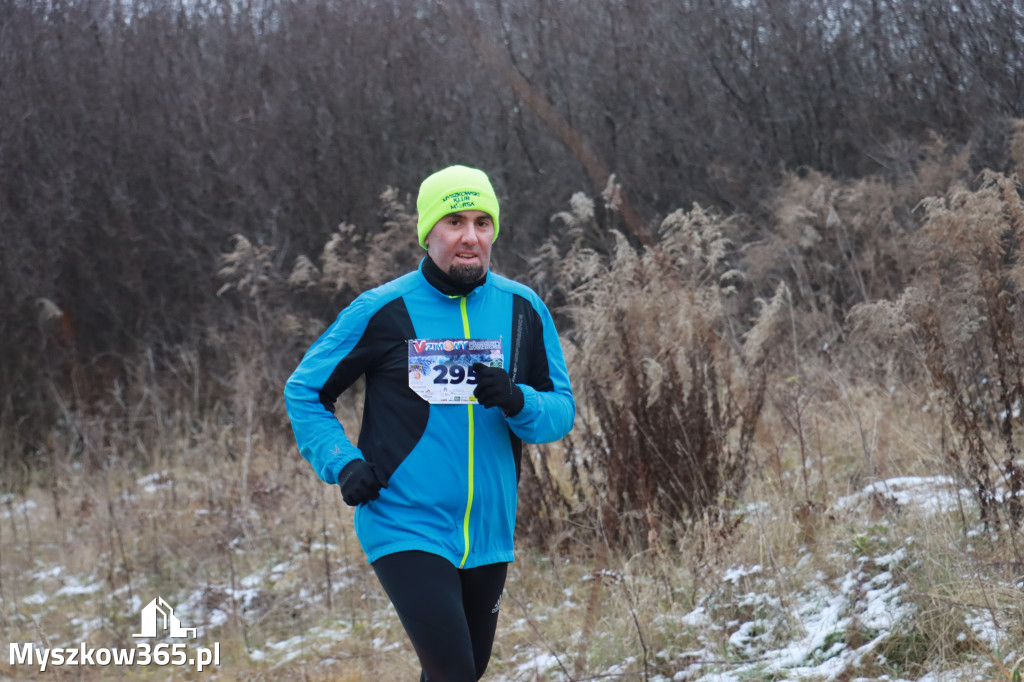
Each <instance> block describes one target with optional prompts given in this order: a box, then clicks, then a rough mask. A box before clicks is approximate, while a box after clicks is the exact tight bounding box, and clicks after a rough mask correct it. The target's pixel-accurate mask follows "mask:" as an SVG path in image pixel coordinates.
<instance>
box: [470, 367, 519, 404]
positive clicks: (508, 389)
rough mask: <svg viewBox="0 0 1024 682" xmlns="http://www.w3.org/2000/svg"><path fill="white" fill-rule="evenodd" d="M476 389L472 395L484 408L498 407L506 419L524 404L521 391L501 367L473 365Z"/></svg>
mask: <svg viewBox="0 0 1024 682" xmlns="http://www.w3.org/2000/svg"><path fill="white" fill-rule="evenodd" d="M473 371H474V372H476V388H475V389H473V395H475V396H476V399H477V402H479V403H480V404H481V405H483V406H484V407H500V408H501V410H502V412H504V413H505V416H506V417H514V416H516V415H517V414H519V412H520V411H521V410H522V409H523V404H524V403H525V402H526V400H525V398H523V389H521V388H519V387H518V386H516V385H515V384H514V383H512V377H510V376H509V375H508V372H506V371H505V370H503V369H502V368H501V367H489V366H487V365H485V364H484V363H482V362H474V363H473Z"/></svg>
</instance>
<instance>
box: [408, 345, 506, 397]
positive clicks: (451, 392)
mask: <svg viewBox="0 0 1024 682" xmlns="http://www.w3.org/2000/svg"><path fill="white" fill-rule="evenodd" d="M503 361H504V354H503V353H502V350H501V341H500V340H499V341H495V340H493V339H413V340H411V341H409V388H411V389H412V390H414V391H415V392H416V395H418V396H420V397H421V398H423V399H424V400H426V401H427V402H428V403H433V404H447V403H475V402H476V398H475V397H474V396H473V389H475V388H476V372H474V371H473V363H475V362H482V363H483V364H485V365H489V366H491V367H501V366H502V363H503Z"/></svg>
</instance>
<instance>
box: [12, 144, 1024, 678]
mask: <svg viewBox="0 0 1024 682" xmlns="http://www.w3.org/2000/svg"><path fill="white" fill-rule="evenodd" d="M940 142H941V141H937V142H936V143H935V146H934V148H933V149H931V150H930V151H928V153H927V154H926V155H925V157H924V160H923V161H922V163H921V164H920V167H919V168H918V171H917V174H916V175H915V176H914V178H912V181H911V180H907V181H906V182H904V183H903V184H898V185H893V186H889V185H887V184H886V183H885V182H884V181H882V180H879V179H873V180H865V181H860V182H857V183H852V184H851V183H840V182H837V181H833V180H831V179H828V178H824V177H821V176H815V175H813V174H809V175H805V176H803V177H798V176H793V177H789V178H787V179H786V180H785V182H784V183H783V186H782V187H781V188H780V192H779V197H780V198H779V200H778V202H777V203H776V204H774V205H773V208H772V211H771V216H772V218H771V220H772V221H774V222H773V224H774V225H776V226H777V227H778V235H777V237H776V238H775V239H769V240H765V241H764V242H763V243H760V244H757V245H755V246H754V247H752V248H747V249H741V248H738V247H737V246H736V245H735V244H734V243H733V242H732V239H733V237H734V236H735V235H736V234H737V233H738V224H739V223H741V222H742V221H743V220H744V219H742V218H735V219H724V218H721V217H719V216H715V215H712V214H709V213H707V212H705V211H703V210H702V209H700V208H699V207H694V208H693V209H691V210H690V211H679V212H676V213H673V214H671V215H670V216H668V217H667V218H666V219H665V220H664V221H663V223H662V225H661V229H660V231H659V242H658V243H657V244H656V245H653V246H650V247H645V248H637V247H636V246H635V245H632V244H630V243H628V242H627V240H625V239H624V238H621V237H617V236H610V238H608V239H605V237H609V235H610V233H608V232H605V231H603V229H602V228H601V226H600V225H598V224H597V222H596V220H597V218H596V216H597V215H598V214H600V212H599V211H596V210H595V209H594V206H593V203H592V201H591V200H590V199H588V198H587V197H585V196H582V195H577V196H576V197H574V198H573V200H572V202H571V204H572V205H571V211H569V212H566V213H564V214H560V215H559V216H558V218H559V220H560V221H561V222H562V223H564V225H565V228H566V229H565V230H564V231H563V232H562V237H561V239H560V240H553V241H552V242H550V243H549V244H547V245H545V246H544V247H543V248H541V249H540V250H539V251H538V253H537V254H536V257H535V259H534V261H533V265H534V268H535V269H534V283H535V285H536V286H537V289H538V290H539V291H541V292H542V294H543V295H544V296H545V297H546V298H547V299H548V300H550V301H551V302H552V307H553V308H554V311H555V313H556V315H557V316H558V317H559V319H560V320H561V322H562V324H563V326H564V328H565V329H566V332H567V333H566V335H565V336H566V344H565V345H566V348H567V356H568V358H569V362H570V364H571V372H572V375H573V378H574V382H575V385H576V388H577V396H578V398H579V403H580V409H579V415H580V417H579V422H578V424H577V429H576V431H575V432H574V435H573V437H572V438H570V439H567V440H565V441H563V442H562V443H559V444H554V445H551V446H546V447H543V448H537V449H530V450H528V453H527V457H526V459H525V463H526V464H527V466H524V475H523V482H522V484H521V485H522V488H521V492H522V495H521V502H522V504H521V508H520V510H521V515H520V516H521V518H520V531H521V534H520V538H519V547H520V549H519V558H518V560H517V561H516V562H515V564H513V566H512V569H511V571H510V574H509V581H508V586H507V592H506V596H505V600H504V606H503V609H504V613H503V616H502V618H501V619H500V621H499V630H498V637H497V641H496V643H495V655H494V658H493V661H492V664H491V668H490V670H489V673H488V678H489V679H494V680H499V679H501V680H507V681H513V680H515V681H524V682H525V681H527V680H530V681H532V680H580V681H582V680H590V679H601V678H605V677H613V678H615V679H635V680H641V679H642V680H658V681H664V680H669V679H696V678H699V677H700V676H702V675H705V674H707V675H712V674H714V673H719V674H721V675H722V676H723V677H722V678H719V679H744V680H746V679H773V680H777V679H788V678H789V677H788V676H789V675H790V674H791V673H792V674H793V676H794V677H795V676H796V675H797V673H795V672H794V671H796V670H798V669H799V670H802V671H804V672H806V671H807V670H813V671H817V672H807V673H806V675H804V677H803V679H807V675H811V678H812V679H814V677H813V676H814V675H815V674H817V675H818V676H819V677H820V678H822V679H825V678H828V675H829V674H831V673H826V672H825V671H826V670H829V668H827V667H824V666H828V665H834V666H835V667H834V668H832V670H836V669H839V666H838V664H839V663H841V664H842V666H841V670H839V672H837V673H835V674H836V675H837V676H838V677H836V678H835V679H857V678H861V679H863V678H867V679H878V678H881V677H883V676H888V678H889V679H893V678H899V679H918V678H920V677H921V676H922V675H924V674H925V672H926V671H940V670H946V671H954V672H952V673H951V674H952V675H956V676H959V677H973V676H980V677H981V678H983V679H998V680H1007V681H1008V682H1012V681H1013V680H1014V679H1017V678H1015V677H1014V675H1017V676H1018V677H1019V675H1020V672H1021V669H1022V666H1024V663H1022V662H1021V661H1020V660H1019V659H1020V657H1021V655H1022V654H1024V627H1022V626H1021V623H1022V622H1024V599H1022V597H1021V589H1020V588H1021V585H1022V584H1024V564H1022V561H1021V556H1022V551H1021V545H1022V542H1024V538H1022V537H1021V526H1020V521H1021V519H1020V513H1019V506H1020V499H1021V494H1022V493H1021V487H1022V485H1024V481H1022V476H1021V474H1020V467H1021V461H1020V456H1019V448H1020V433H1021V428H1022V422H1021V420H1022V419H1024V417H1022V412H1024V410H1022V409H1021V408H1022V405H1021V400H1024V378H1022V377H1024V361H1022V360H1021V352H1020V348H1021V339H1022V333H1024V332H1022V330H1024V317H1022V315H1021V310H1022V308H1021V305H1020V300H1019V290H1020V286H1021V283H1022V282H1024V275H1022V271H1021V266H1020V254H1019V244H1020V243H1021V240H1022V238H1024V209H1022V203H1021V200H1020V189H1019V186H1018V185H1017V184H1015V180H1014V179H1013V178H1012V177H1010V176H1003V175H998V174H991V173H987V174H985V175H983V176H981V177H980V178H978V179H977V181H976V182H974V183H973V184H964V183H963V182H962V181H963V176H964V174H965V172H966V171H965V169H964V167H963V165H962V163H961V162H962V160H963V159H962V155H956V154H952V152H950V153H949V154H946V152H943V151H942V145H941V144H940ZM1018 142H1019V140H1018ZM1014 149H1016V147H1015V148H1014ZM1014 153H1016V152H1014ZM943 154H946V156H943ZM950 154H952V155H950ZM942 159H945V161H946V165H947V167H945V168H944V167H942V164H941V163H940V161H941V160H942ZM925 187H927V188H932V189H935V188H937V190H936V191H937V194H935V195H934V196H933V197H932V198H929V199H926V200H925V201H921V200H920V197H918V198H917V199H915V200H914V201H913V204H914V205H917V206H918V208H917V212H916V213H915V214H913V215H914V216H915V221H916V222H915V224H914V229H913V230H905V226H904V225H902V224H901V223H900V221H899V220H898V219H897V216H898V215H899V214H900V211H901V210H902V209H901V208H900V207H903V206H906V205H907V204H908V202H909V197H910V196H911V195H912V194H913V193H914V192H915V191H918V192H920V191H923V190H922V188H925ZM383 201H384V203H385V207H386V208H385V210H386V213H387V215H388V216H389V218H388V222H387V224H386V225H385V228H384V231H383V232H382V234H381V235H380V238H379V239H371V238H368V237H366V236H361V234H360V233H359V231H358V230H355V229H354V228H351V227H350V226H342V227H341V228H340V229H339V231H338V233H337V234H335V235H333V236H332V237H331V238H330V239H329V240H328V244H327V246H326V247H325V248H324V251H323V253H322V254H321V257H320V258H319V260H318V262H316V263H314V261H313V260H312V259H309V258H303V259H300V260H299V261H298V262H297V263H296V264H295V266H294V267H293V268H291V269H290V270H289V271H287V272H285V271H284V270H282V269H281V268H280V267H279V266H278V265H277V264H276V263H275V261H274V259H273V255H272V254H273V252H272V250H270V249H267V248H264V247H261V246H258V245H253V244H252V243H251V242H249V241H248V240H245V239H242V238H240V239H238V240H236V241H235V243H234V251H233V252H232V253H231V254H228V256H226V257H225V259H224V260H223V262H222V264H221V265H222V277H223V279H224V281H225V288H224V290H223V293H224V294H225V295H230V296H231V297H232V298H231V301H232V304H233V305H234V306H236V307H237V309H238V311H240V312H241V313H242V314H240V315H237V316H234V317H231V318H230V323H228V324H225V326H224V328H223V329H219V330H218V331H217V334H218V335H215V336H214V338H213V339H212V340H211V341H210V345H211V347H210V348H205V349H199V350H194V351H190V350H187V349H183V350H181V351H180V352H179V353H177V355H176V356H175V359H174V360H173V361H163V363H162V364H160V363H158V362H156V361H153V360H152V359H149V358H143V359H141V360H140V361H139V362H138V363H137V364H136V365H135V366H134V367H133V368H132V370H131V371H130V372H128V373H127V374H126V378H123V379H122V380H120V381H119V382H115V383H114V384H112V385H111V386H109V387H108V388H107V390H106V393H105V394H104V397H103V399H102V400H98V401H95V402H92V403H89V404H83V403H82V402H77V403H74V402H67V403H65V402H61V400H62V398H61V396H60V394H59V393H58V392H57V391H54V396H55V400H58V402H59V404H60V407H61V411H62V415H63V416H62V419H61V421H60V423H58V424H56V425H55V426H54V428H53V430H52V432H51V434H50V436H49V438H48V439H47V440H46V442H45V443H43V444H42V445H41V446H40V447H39V449H38V451H37V455H36V456H37V458H38V460H37V462H36V466H35V467H33V468H30V469H26V474H25V475H26V479H25V481H24V483H23V484H19V485H18V486H15V485H14V484H13V483H11V484H10V488H11V490H12V492H10V493H8V494H5V495H4V496H3V498H2V502H0V597H2V600H0V631H2V633H3V636H4V637H6V638H7V639H8V640H9V641H11V642H27V641H33V642H38V643H40V644H45V643H49V644H50V645H53V646H60V645H69V644H74V643H76V642H78V641H81V640H83V639H85V640H87V641H88V642H89V643H90V645H92V646H130V645H132V643H133V642H132V640H131V636H130V635H131V633H133V632H135V630H136V628H137V627H138V611H139V608H140V607H141V606H142V605H143V604H145V603H147V602H148V601H149V599H151V598H153V597H154V596H156V595H160V596H163V597H164V598H165V599H166V600H167V601H168V602H170V603H171V604H172V605H176V606H177V607H178V608H179V612H180V613H181V614H182V615H183V616H185V615H186V614H187V619H186V625H198V626H201V627H202V628H203V632H202V633H201V638H200V639H201V640H202V642H203V643H210V642H214V641H216V642H219V643H220V647H221V652H222V661H221V665H220V666H219V667H218V668H217V670H216V671H215V672H213V673H212V674H215V675H216V677H217V678H218V679H246V680H252V679H257V680H259V679H266V680H270V679H274V680H290V679H294V680H300V679H301V680H381V681H384V682H389V681H390V680H407V679H413V678H414V677H415V675H416V672H417V665H416V661H415V656H414V655H413V653H412V651H411V649H410V647H409V645H408V644H407V643H406V642H405V637H404V634H403V633H402V630H401V627H400V625H399V623H398V620H397V618H396V616H395V614H394V612H393V610H392V609H391V607H390V605H389V604H388V602H387V599H386V598H385V596H384V595H383V593H382V591H381V590H380V588H379V586H378V584H377V581H376V579H375V578H374V576H373V573H372V569H371V568H370V567H369V566H367V565H366V562H365V559H364V557H363V555H362V552H361V550H360V549H359V546H358V541H357V539H356V538H355V536H354V533H353V530H352V518H351V510H350V509H349V508H348V507H346V506H345V505H344V504H343V503H342V501H341V498H340V495H339V494H337V491H336V490H335V489H333V488H331V487H328V486H324V485H322V484H321V483H320V482H319V481H318V480H317V479H316V477H315V475H314V474H313V473H312V471H310V470H309V468H308V465H307V464H306V463H305V462H304V461H303V460H302V459H301V457H300V456H299V455H298V453H297V452H296V450H295V447H294V443H293V441H292V438H291V434H290V432H289V430H288V427H287V421H286V417H285V415H284V412H283V406H282V405H281V400H280V386H281V385H282V384H283V380H284V376H285V375H286V374H287V372H288V371H290V369H291V367H292V366H294V363H295V362H296V361H297V359H298V356H299V354H300V353H301V352H302V350H303V349H304V348H305V346H306V345H307V344H308V342H309V341H310V340H311V336H312V335H315V333H317V330H318V329H321V328H323V326H325V325H326V322H325V321H324V320H320V319H317V318H316V317H315V316H314V315H313V314H312V313H310V312H301V311H297V310H295V309H294V308H293V306H292V304H291V302H292V301H294V300H295V299H294V298H293V296H295V295H298V296H300V297H308V300H310V301H312V302H313V303H312V304H311V305H310V306H309V308H307V309H305V310H315V309H318V306H320V308H326V307H327V304H328V303H331V306H330V308H331V309H333V308H336V303H337V301H334V299H335V298H337V297H338V296H341V297H342V298H344V297H345V296H347V295H351V294H352V293H353V292H355V291H356V290H358V289H361V288H364V287H366V286H371V285H372V284H374V283H376V281H383V280H384V279H387V277H388V276H390V274H392V273H391V270H390V268H400V269H403V270H404V269H405V267H404V266H403V265H400V264H399V263H400V262H401V261H402V260H403V259H406V258H408V259H411V258H412V256H413V254H414V253H416V252H415V251H414V250H413V251H409V252H406V251H402V250H401V249H400V248H398V247H396V246H395V245H396V244H397V243H399V240H397V239H395V238H393V237H395V235H397V234H399V233H402V234H412V229H411V224H410V221H411V215H410V214H409V212H408V210H407V209H406V208H405V207H404V205H403V204H402V202H401V201H400V200H399V198H398V197H397V196H395V194H394V193H393V192H389V193H387V194H386V195H385V196H384V197H383ZM392 233H393V234H392ZM873 234H874V236H875V240H874V241H872V235H873ZM911 236H912V237H913V239H911ZM911 245H912V246H913V248H910V247H911ZM402 248H404V247H402ZM396 249H398V250H396ZM896 260H899V261H900V262H899V272H898V273H896V276H894V275H893V272H892V271H891V269H890V265H892V264H893V263H895V262H896ZM780 264H781V265H780ZM786 268H790V269H791V271H792V273H793V275H794V277H793V278H784V279H786V281H790V282H792V283H793V284H794V286H793V287H790V288H787V287H779V286H778V282H777V280H776V279H774V277H776V276H777V275H778V274H779V273H780V272H781V271H782V270H785V269H786ZM741 271H742V272H741ZM833 276H835V277H838V278H839V280H841V281H836V282H831V281H830V279H829V278H830V277H833ZM374 280H376V281H374ZM904 280H905V281H904ZM903 283H905V284H908V285H909V286H906V287H903V286H902V284H903ZM769 284H770V286H769ZM296 292H298V293H297V294H296ZM758 295H760V296H762V300H761V301H760V302H758V301H757V296H758ZM332 301H333V303H332ZM850 307H854V312H853V314H852V315H851V316H850V317H849V319H847V317H846V311H848V310H849V309H850ZM780 322H781V323H782V324H780ZM823 340H827V342H828V343H823ZM224 349H230V352H231V353H232V354H233V355H232V362H231V363H230V366H232V367H233V371H232V372H231V373H229V374H227V375H225V376H211V375H210V373H208V372H206V371H204V362H205V358H206V357H207V354H208V353H218V352H219V353H225V352H228V351H226V350H224ZM338 416H339V418H340V419H341V420H342V421H343V422H344V423H345V424H346V426H347V427H348V428H349V430H350V433H351V434H352V435H353V436H354V435H355V433H356V425H357V424H358V422H359V391H358V389H357V390H355V391H351V392H349V393H348V394H346V396H344V397H343V400H342V401H340V403H339V412H338ZM5 428H7V427H5ZM15 435H16V434H15ZM15 440H17V439H16V438H15ZM19 443H20V441H19ZM794 652H795V653H794ZM793 657H795V658H793ZM787 662H788V663H787ZM815 666H823V667H815ZM129 672H131V674H132V676H134V677H139V678H147V677H153V678H156V677H159V678H161V679H163V678H165V677H167V676H174V675H175V674H176V675H177V676H178V677H182V678H188V677H190V676H189V674H188V673H187V672H186V671H184V670H174V669H162V670H158V669H155V668H151V669H148V670H142V669H134V670H132V671H129ZM10 674H13V675H15V676H20V677H32V676H33V675H34V673H33V672H32V671H31V670H30V669H28V668H26V667H14V668H12V669H11V673H10ZM58 674H63V675H64V676H70V675H71V673H69V672H68V670H60V671H58ZM73 674H74V676H75V677H76V678H77V679H84V680H92V679H120V678H123V677H125V675H126V671H125V670H123V669H122V670H118V669H115V668H103V667H100V666H95V667H89V668H77V669H75V670H74V671H73ZM801 674H802V675H803V674H804V673H801ZM729 675H732V677H729Z"/></svg>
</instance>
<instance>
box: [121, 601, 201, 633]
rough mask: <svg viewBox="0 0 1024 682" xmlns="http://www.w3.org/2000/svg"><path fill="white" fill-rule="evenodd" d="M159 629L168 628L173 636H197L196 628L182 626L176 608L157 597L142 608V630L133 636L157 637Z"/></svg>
mask: <svg viewBox="0 0 1024 682" xmlns="http://www.w3.org/2000/svg"><path fill="white" fill-rule="evenodd" d="M158 630H168V631H169V633H168V634H169V636H171V637H195V636H196V629H195V628H183V627H181V621H180V620H178V617H177V616H175V615H174V609H172V608H171V605H170V604H168V603H167V602H165V601H164V599H163V597H157V598H156V599H154V600H153V601H151V602H149V603H148V604H146V606H145V607H144V608H143V609H142V632H140V633H138V634H135V635H132V637H156V633H157V631H158Z"/></svg>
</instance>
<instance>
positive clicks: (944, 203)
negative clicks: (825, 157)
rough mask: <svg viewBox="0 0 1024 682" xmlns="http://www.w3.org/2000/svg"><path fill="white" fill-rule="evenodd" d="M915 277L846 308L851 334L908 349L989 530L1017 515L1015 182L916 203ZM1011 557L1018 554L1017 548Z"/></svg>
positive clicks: (1022, 276)
mask: <svg viewBox="0 0 1024 682" xmlns="http://www.w3.org/2000/svg"><path fill="white" fill-rule="evenodd" d="M920 210H921V213H922V216H921V226H920V230H919V232H918V235H917V240H916V242H915V244H914V246H915V251H914V254H913V257H912V258H913V264H914V266H915V270H914V277H913V279H912V281H911V282H910V286H909V287H908V288H907V290H906V291H905V292H903V294H902V295H900V296H899V297H898V298H896V299H895V300H892V301H879V302H874V303H870V304H863V305H860V306H858V307H856V308H855V309H854V310H853V311H852V312H851V316H850V319H851V322H852V324H853V329H854V332H855V333H864V334H866V337H867V338H873V339H875V340H876V341H878V342H880V343H883V344H886V345H889V344H891V343H896V344H898V345H899V346H900V347H903V348H909V349H910V353H912V354H913V356H915V357H917V358H918V359H919V360H920V361H921V363H922V364H923V365H924V367H925V368H926V369H927V372H928V376H929V378H930V380H931V382H932V384H933V385H934V386H935V387H936V388H937V389H939V390H940V391H941V392H942V396H943V399H944V402H945V405H946V409H948V414H949V419H950V424H951V427H952V430H953V434H954V438H953V439H952V440H951V442H949V443H948V445H947V447H946V452H945V455H946V457H947V461H948V463H949V465H950V466H951V467H952V469H953V470H954V471H955V472H956V474H957V475H958V476H959V477H960V478H961V480H963V481H964V482H965V483H966V484H967V485H969V486H970V488H971V490H972V491H973V492H974V497H975V501H976V502H977V504H978V506H979V509H980V515H981V520H982V521H983V522H984V524H985V526H986V527H988V528H991V529H994V530H998V529H1000V528H1003V527H1004V524H1005V523H1011V524H1012V526H1011V527H1014V528H1019V527H1020V523H1021V521H1022V520H1024V495H1022V493H1024V460H1022V459H1021V457H1020V430H1021V427H1022V425H1024V422H1022V419H1024V414H1022V408H1024V353H1022V351H1021V348H1022V347H1024V346H1022V343H1024V315H1022V314H1021V294H1020V292H1021V288H1022V285H1024V268H1022V266H1021V264H1020V259H1021V243H1022V238H1024V203H1022V201H1021V197H1020V188H1019V185H1017V184H1015V182H1014V181H1013V180H1011V179H1010V178H1008V177H1006V176H1005V175H1002V174H998V173H992V172H988V171H986V172H985V173H983V174H982V176H981V179H980V183H979V185H978V187H977V189H974V190H972V189H969V188H967V187H963V186H960V187H955V188H954V189H952V190H950V191H949V192H948V193H946V194H945V195H944V196H938V197H930V198H928V199H925V200H924V201H922V202H921V204H920ZM1017 558H1018V560H1020V559H1021V558H1022V554H1021V549H1020V548H1017Z"/></svg>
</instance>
